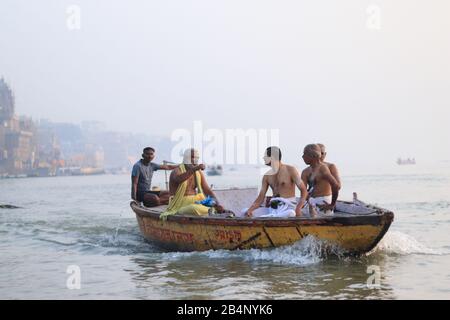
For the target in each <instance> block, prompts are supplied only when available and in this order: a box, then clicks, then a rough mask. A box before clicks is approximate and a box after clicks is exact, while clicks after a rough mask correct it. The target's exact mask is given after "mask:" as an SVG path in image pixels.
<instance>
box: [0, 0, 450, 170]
mask: <svg viewBox="0 0 450 320" xmlns="http://www.w3.org/2000/svg"><path fill="white" fill-rule="evenodd" d="M73 4H75V5H78V6H79V7H80V9H81V29H80V30H72V31H70V30H69V29H68V28H67V26H66V22H67V21H66V20H67V17H68V15H67V13H66V9H67V7H68V6H70V5H73ZM370 5H376V6H378V8H380V14H381V16H380V17H381V20H380V29H379V30H373V29H370V28H368V27H367V26H366V24H367V21H368V19H370V18H369V14H368V13H367V9H368V7H369V6H370ZM449 12H450V2H448V1H446V0H440V1H438V0H432V1H425V0H421V1H419V0H401V1H400V0H390V1H387V0H383V1H379V0H371V1H364V0H341V1H334V0H328V1H325V0H315V1H299V0H290V1H275V0H270V1H268V0H252V1H248V0H244V1H242V0H240V1H237V0H220V1H219V0H195V1H193V0H176V1H175V0H168V1H150V0H142V1H131V0H130V1H125V0H122V1H118V0H114V1H112V0H102V1H99V0H95V1H93V0H75V1H73V0H71V1H65V0H53V1H50V0H40V1H29V0H26V1H25V0H0V76H1V75H3V76H4V77H5V78H6V79H7V81H8V82H9V83H10V85H11V86H12V87H13V89H14V91H15V94H16V101H17V103H16V107H17V112H18V113H19V114H26V115H31V116H33V117H34V118H48V119H51V120H54V121H67V122H80V121H83V120H98V121H102V122H105V123H106V125H107V127H108V128H111V129H114V130H123V131H132V132H146V133H149V134H164V135H169V134H170V133H171V132H172V131H173V130H174V129H176V128H186V129H192V122H193V120H202V121H203V124H204V127H205V128H219V129H221V128H267V129H270V128H279V129H280V130H281V146H282V148H283V149H284V151H285V152H284V153H285V155H286V157H287V159H288V160H290V161H296V162H297V161H298V162H300V161H299V157H300V155H301V149H302V147H303V146H304V145H305V144H306V143H309V142H324V143H325V144H327V145H328V147H329V154H330V157H332V158H333V159H336V160H337V161H341V162H344V161H346V162H349V163H350V162H352V161H353V162H358V163H363V162H364V161H368V162H380V161H381V162H383V161H384V162H387V163H391V162H393V161H395V159H396V158H397V156H404V157H407V156H415V157H416V158H419V159H420V158H422V159H424V160H427V161H429V160H431V159H432V158H437V159H450V148H449V143H448V139H449V137H450V129H449V126H448V124H447V122H448V119H450V60H449V57H450V20H449V19H448V14H449Z"/></svg>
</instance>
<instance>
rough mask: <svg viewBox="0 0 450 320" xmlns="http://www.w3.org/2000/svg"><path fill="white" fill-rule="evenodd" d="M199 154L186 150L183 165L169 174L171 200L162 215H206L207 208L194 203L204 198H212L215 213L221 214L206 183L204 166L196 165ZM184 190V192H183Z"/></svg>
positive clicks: (219, 206) (215, 198)
mask: <svg viewBox="0 0 450 320" xmlns="http://www.w3.org/2000/svg"><path fill="white" fill-rule="evenodd" d="M198 159H199V153H198V151H197V150H195V149H187V150H186V151H185V153H184V157H183V163H182V164H181V165H180V166H178V167H177V168H176V169H175V170H173V171H172V173H171V174H170V180H169V191H170V194H171V196H172V197H171V200H170V202H169V206H168V208H167V211H166V212H165V213H163V215H166V216H167V215H171V214H175V213H178V214H182V215H200V216H203V215H208V209H209V208H208V207H207V206H204V205H202V204H198V203H196V202H198V201H202V200H204V199H205V195H206V196H210V197H211V198H214V200H215V202H216V205H215V206H214V207H215V209H216V210H217V212H222V211H223V207H222V206H221V205H220V204H219V202H218V200H217V197H216V195H215V194H214V192H213V191H212V190H211V188H210V187H209V185H208V183H207V182H206V178H205V175H204V174H203V172H202V170H204V169H205V165H204V164H198ZM183 190H184V191H183Z"/></svg>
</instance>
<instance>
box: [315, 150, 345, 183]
mask: <svg viewBox="0 0 450 320" xmlns="http://www.w3.org/2000/svg"><path fill="white" fill-rule="evenodd" d="M317 145H318V146H319V148H320V152H321V157H320V161H322V162H323V163H325V164H326V165H327V166H328V169H330V172H331V174H332V175H333V177H334V178H335V179H336V181H337V182H338V183H339V188H341V187H342V185H341V178H340V176H339V170H338V168H337V167H336V165H335V164H333V163H329V162H325V157H326V156H327V152H326V149H325V145H323V144H322V143H317Z"/></svg>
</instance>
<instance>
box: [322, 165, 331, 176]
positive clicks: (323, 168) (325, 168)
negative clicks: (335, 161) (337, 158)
mask: <svg viewBox="0 0 450 320" xmlns="http://www.w3.org/2000/svg"><path fill="white" fill-rule="evenodd" d="M319 172H320V173H322V174H328V173H331V171H330V168H329V167H328V164H326V163H322V164H321V165H320V167H319Z"/></svg>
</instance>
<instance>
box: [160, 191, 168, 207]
mask: <svg viewBox="0 0 450 320" xmlns="http://www.w3.org/2000/svg"><path fill="white" fill-rule="evenodd" d="M169 199H170V192H169V191H161V192H160V193H159V203H160V204H169Z"/></svg>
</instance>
